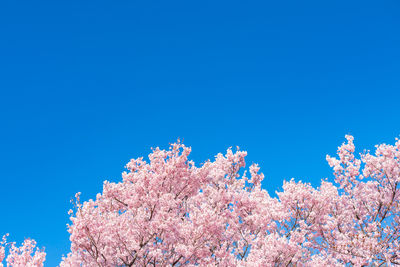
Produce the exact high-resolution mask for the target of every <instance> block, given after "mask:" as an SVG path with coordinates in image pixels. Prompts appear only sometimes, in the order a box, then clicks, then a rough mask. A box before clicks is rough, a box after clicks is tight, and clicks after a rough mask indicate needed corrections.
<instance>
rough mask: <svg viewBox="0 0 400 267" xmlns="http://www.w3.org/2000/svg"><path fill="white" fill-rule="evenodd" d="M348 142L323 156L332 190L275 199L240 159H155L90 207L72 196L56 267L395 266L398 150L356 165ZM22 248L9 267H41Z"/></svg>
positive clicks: (0, 250)
mask: <svg viewBox="0 0 400 267" xmlns="http://www.w3.org/2000/svg"><path fill="white" fill-rule="evenodd" d="M346 139H347V142H346V143H343V144H342V145H341V146H340V147H339V149H338V158H334V157H330V156H327V161H328V163H329V165H330V166H331V167H332V168H333V170H334V177H335V179H334V181H332V182H330V181H328V180H327V179H325V180H322V181H321V184H320V186H319V187H318V188H315V187H313V186H312V185H311V184H309V183H303V182H301V181H300V182H296V181H295V180H293V179H292V180H290V181H285V182H284V183H283V186H282V190H281V191H280V192H276V196H275V197H272V196H270V195H269V194H268V192H267V191H266V190H264V189H262V188H261V182H262V181H263V179H264V176H263V174H262V173H260V172H259V170H260V168H259V167H258V166H257V165H256V164H253V165H251V166H250V167H249V168H248V169H247V170H246V168H245V157H246V152H244V151H240V150H239V149H238V150H237V151H235V152H234V151H232V149H228V150H227V152H226V153H225V155H223V154H218V155H217V156H216V157H215V159H214V160H213V161H210V160H209V161H206V162H205V163H203V164H202V165H201V166H197V167H196V165H195V164H194V162H193V161H191V160H189V159H188V157H189V155H190V152H191V149H190V148H188V147H186V146H184V145H183V144H181V143H179V142H178V143H175V144H172V145H171V147H170V149H169V150H161V149H159V148H156V149H153V151H152V153H151V154H150V155H149V157H148V158H149V161H148V162H146V161H145V160H144V159H143V158H139V159H135V160H131V161H130V162H129V163H128V164H127V166H126V167H127V170H128V171H127V172H124V173H123V175H122V181H121V182H118V183H111V182H107V181H105V182H104V184H103V191H102V193H101V194H100V193H99V194H98V195H97V196H96V198H95V199H94V200H89V201H85V202H83V203H81V201H80V194H79V193H78V194H77V195H76V202H75V210H74V211H73V210H71V211H70V215H71V222H72V223H71V225H69V226H68V231H69V233H70V240H71V251H70V253H68V255H66V256H65V257H63V259H62V262H61V263H60V267H67V266H68V267H74V266H105V267H108V266H323V265H327V266H396V265H400V249H399V239H400V205H399V195H400V192H399V183H400V141H399V140H397V141H396V142H395V144H394V145H386V144H383V145H379V146H377V147H376V151H375V153H374V154H371V153H370V152H368V151H367V152H364V153H362V154H360V156H358V157H357V156H356V155H355V146H354V144H353V137H352V136H346ZM4 242H5V241H4ZM4 242H3V243H4ZM26 242H27V241H25V243H24V244H23V249H17V248H15V246H13V247H11V252H10V255H14V256H11V258H10V260H9V259H8V258H9V257H10V256H8V257H7V264H8V265H9V266H22V265H18V264H20V262H23V261H22V260H20V258H21V259H22V258H23V259H26V261H24V263H25V265H24V266H28V265H27V263H29V264H31V265H30V266H42V263H43V260H44V256H45V254H44V252H43V251H36V253H38V254H36V253H35V254H34V255H33V256H32V254H33V249H34V247H35V245H36V243H34V241H29V242H31V243H29V242H28V243H26ZM24 253H25V254H24ZM4 255H5V252H4V246H1V247H0V260H2V259H3V258H4V257H5V256H4ZM21 255H25V256H21ZM27 255H29V256H27ZM36 255H38V256H36Z"/></svg>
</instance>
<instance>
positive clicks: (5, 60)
mask: <svg viewBox="0 0 400 267" xmlns="http://www.w3.org/2000/svg"><path fill="white" fill-rule="evenodd" d="M399 8H400V5H399V3H398V1H232V0H230V1H99V0H97V1H18V0H16V1H11V0H5V1H1V3H0V25H1V27H0V50H1V60H0V123H1V124H0V125H1V131H0V179H1V186H0V201H1V204H2V206H1V208H2V214H3V216H2V219H1V220H0V230H1V231H0V234H3V233H6V232H9V233H10V234H11V236H10V240H16V241H18V242H21V241H22V240H23V238H24V237H32V238H34V239H36V240H37V241H38V243H39V245H40V246H44V247H46V251H47V253H48V257H47V258H48V260H47V265H46V266H55V265H56V264H57V263H58V262H59V261H60V258H61V255H62V254H63V253H67V252H68V249H69V239H68V238H69V235H68V233H67V231H66V224H67V223H69V220H68V215H67V211H68V209H69V208H71V204H70V203H69V201H70V199H71V198H72V197H73V196H74V194H75V193H76V192H78V191H80V192H82V198H83V199H88V198H92V197H94V196H95V194H96V193H97V192H100V191H101V187H102V182H103V180H105V179H107V180H111V181H118V180H120V177H121V176H120V174H121V172H122V171H123V170H124V168H123V166H124V165H125V164H126V163H127V162H128V161H129V159H131V158H135V157H139V156H145V155H147V154H148V153H149V152H150V147H156V146H160V147H162V148H167V147H168V144H169V143H171V142H174V141H175V140H177V139H178V138H181V139H183V140H184V143H185V144H187V145H189V146H191V147H192V149H193V153H192V159H194V160H195V161H196V162H198V163H200V162H202V161H204V160H205V159H207V158H212V157H213V156H214V155H215V154H217V153H218V152H223V151H225V150H226V148H228V147H230V146H234V147H235V146H237V145H238V146H240V147H241V148H242V149H244V150H247V151H248V153H249V156H248V162H249V163H252V162H257V163H259V164H260V166H261V168H262V171H263V172H264V173H265V176H266V180H265V181H264V183H263V187H264V188H265V189H267V190H268V191H270V192H271V194H273V192H274V191H275V190H276V189H278V188H279V187H280V186H281V184H282V181H283V179H290V178H292V177H295V178H296V179H301V180H303V181H308V182H311V183H313V184H314V185H318V183H319V180H320V179H321V178H325V177H330V178H332V174H331V170H330V168H329V167H328V164H327V163H326V162H325V155H326V154H331V155H333V154H334V153H335V152H336V149H337V146H339V145H340V144H341V143H342V142H343V141H344V135H345V134H352V135H354V136H355V143H356V146H357V147H358V148H359V151H360V152H361V151H362V149H364V148H365V149H373V146H374V145H375V144H377V143H382V142H386V143H393V142H394V138H395V137H398V136H399V134H400V108H399V99H400V76H399V74H400V49H399V47H400V32H399V29H400V19H399V16H398V14H399V11H400V10H399Z"/></svg>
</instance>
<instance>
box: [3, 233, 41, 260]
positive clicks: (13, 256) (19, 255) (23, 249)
mask: <svg viewBox="0 0 400 267" xmlns="http://www.w3.org/2000/svg"><path fill="white" fill-rule="evenodd" d="M6 238H7V235H5V236H3V240H2V241H1V242H0V267H3V264H2V261H3V260H4V258H5V248H6V246H9V253H8V256H7V258H6V262H7V266H13V267H41V266H43V262H44V261H45V259H46V253H45V252H44V251H43V250H39V249H36V250H35V247H36V241H35V240H32V239H25V241H24V242H23V243H22V245H21V246H20V247H17V246H16V245H15V243H7V240H6Z"/></svg>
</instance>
